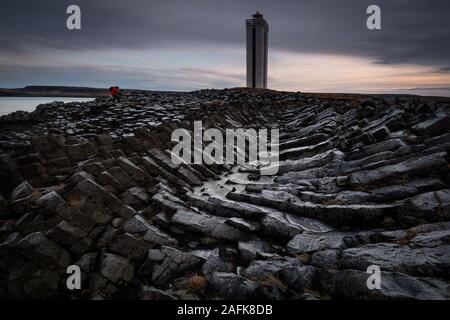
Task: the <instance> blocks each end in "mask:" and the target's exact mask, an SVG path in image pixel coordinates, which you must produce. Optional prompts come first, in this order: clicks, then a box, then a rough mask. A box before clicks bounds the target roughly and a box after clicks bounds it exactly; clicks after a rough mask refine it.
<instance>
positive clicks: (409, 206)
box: [400, 190, 450, 222]
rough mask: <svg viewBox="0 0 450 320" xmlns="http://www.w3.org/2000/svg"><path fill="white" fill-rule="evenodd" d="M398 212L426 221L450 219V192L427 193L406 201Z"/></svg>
mask: <svg viewBox="0 0 450 320" xmlns="http://www.w3.org/2000/svg"><path fill="white" fill-rule="evenodd" d="M400 211H401V212H402V213H403V214H404V215H407V216H412V217H415V218H419V219H425V220H426V221H430V222H435V221H440V220H449V218H450V191H449V190H441V191H437V192H428V193H424V194H421V195H418V196H416V197H413V198H410V199H407V200H406V201H405V202H404V203H403V206H402V208H401V209H400Z"/></svg>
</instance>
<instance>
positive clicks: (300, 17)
mask: <svg viewBox="0 0 450 320" xmlns="http://www.w3.org/2000/svg"><path fill="white" fill-rule="evenodd" d="M73 3H77V4H78V5H80V7H81V9H82V30H80V31H68V30H67V29H66V28H65V19H66V14H65V9H66V7H67V6H68V5H69V4H73ZM375 3H377V4H378V5H379V6H380V7H381V9H382V30H380V31H369V30H367V28H366V27H365V21H366V17H367V15H366V14H365V10H366V8H367V6H368V5H370V4H373V1H368V0H341V1H335V0H315V1H302V0H279V1H273V0H246V1H242V0H227V1H211V0H166V1H153V0H151V1H149V0H134V1H122V0H96V1H91V0H77V1H70V2H69V1H66V0H62V1H54V0H40V1H35V0H3V1H2V7H3V8H7V9H2V11H1V12H0V44H1V46H0V55H6V54H11V53H14V52H17V53H34V54H36V55H39V54H41V51H40V50H44V49H45V48H50V49H52V48H57V49H66V50H73V51H77V50H85V49H96V48H102V49H104V48H132V49H139V48H161V47H171V48H174V49H176V48H177V47H195V46H196V45H198V44H200V43H202V44H205V43H206V44H209V45H211V44H214V45H222V46H224V47H225V46H241V47H243V46H244V40H245V34H244V20H245V19H246V18H248V17H249V16H250V14H251V13H253V12H254V11H255V10H261V11H262V12H263V13H264V14H265V16H266V18H267V20H268V22H269V24H270V38H269V39H270V46H271V48H276V49H280V50H289V51H293V52H310V53H332V54H344V55H353V56H361V57H367V58H370V59H372V60H373V61H375V62H377V63H382V64H401V63H415V64H420V65H425V66H432V67H435V68H436V70H438V71H440V72H448V71H449V70H450V41H448V39H450V19H448V13H449V12H450V2H449V1H448V0H428V1H423V0H395V1H393V0H377V1H375Z"/></svg>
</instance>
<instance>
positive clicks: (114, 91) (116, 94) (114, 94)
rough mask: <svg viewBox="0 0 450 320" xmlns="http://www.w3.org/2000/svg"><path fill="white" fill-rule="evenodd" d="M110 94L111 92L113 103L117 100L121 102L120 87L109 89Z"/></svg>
mask: <svg viewBox="0 0 450 320" xmlns="http://www.w3.org/2000/svg"><path fill="white" fill-rule="evenodd" d="M109 92H111V97H112V100H113V101H115V100H117V101H119V98H120V89H119V87H118V86H115V87H111V88H109Z"/></svg>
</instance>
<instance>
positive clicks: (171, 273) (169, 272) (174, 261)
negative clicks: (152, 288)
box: [152, 247, 201, 286]
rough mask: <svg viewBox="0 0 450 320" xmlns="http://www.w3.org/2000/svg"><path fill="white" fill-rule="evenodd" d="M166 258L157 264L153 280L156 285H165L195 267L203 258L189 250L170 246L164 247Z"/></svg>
mask: <svg viewBox="0 0 450 320" xmlns="http://www.w3.org/2000/svg"><path fill="white" fill-rule="evenodd" d="M161 251H162V253H163V254H164V260H163V261H162V262H161V263H159V264H157V265H155V267H154V268H153V273H152V281H153V283H154V284H155V285H156V286H164V285H166V284H167V283H168V282H169V281H170V280H172V279H173V278H175V277H176V276H178V275H180V274H181V273H183V272H185V271H186V270H188V269H190V268H193V267H195V266H196V265H197V264H199V263H200V262H201V259H200V258H198V257H196V256H194V255H192V254H190V253H187V252H183V251H180V250H177V249H174V248H170V247H162V249H161Z"/></svg>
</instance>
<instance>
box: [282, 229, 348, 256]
mask: <svg viewBox="0 0 450 320" xmlns="http://www.w3.org/2000/svg"><path fill="white" fill-rule="evenodd" d="M346 237H347V235H345V234H343V233H336V232H330V233H324V234H310V233H302V234H298V235H296V236H295V237H294V238H292V240H291V241H289V243H288V244H287V248H288V250H289V251H290V252H297V253H303V252H306V253H308V252H315V251H320V250H329V249H338V250H341V249H344V248H346V244H345V238H346Z"/></svg>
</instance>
